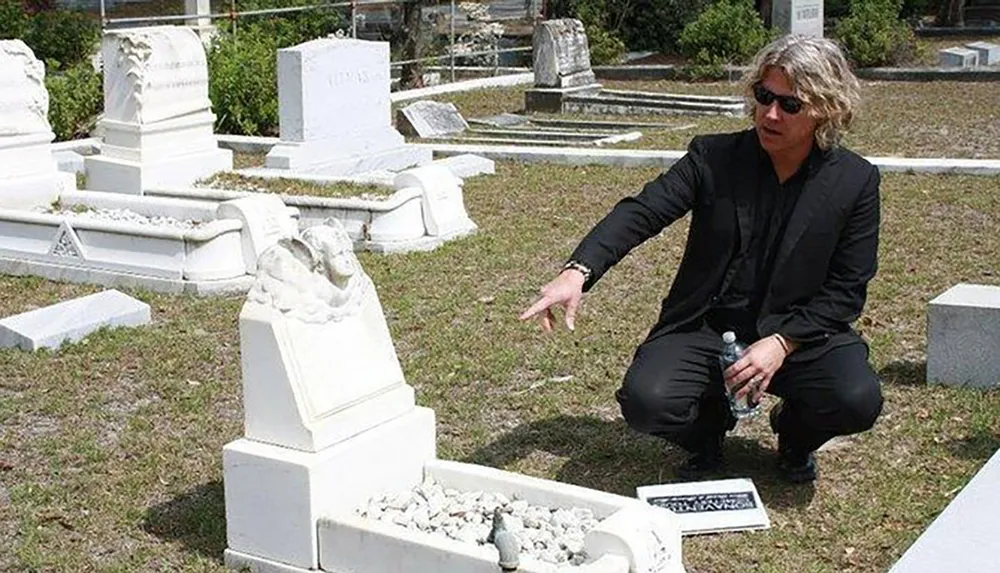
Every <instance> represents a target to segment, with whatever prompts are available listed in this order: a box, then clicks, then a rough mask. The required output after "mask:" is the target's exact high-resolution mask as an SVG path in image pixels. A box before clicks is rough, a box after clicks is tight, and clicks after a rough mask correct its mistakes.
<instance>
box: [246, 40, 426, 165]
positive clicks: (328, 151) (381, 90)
mask: <svg viewBox="0 0 1000 573" xmlns="http://www.w3.org/2000/svg"><path fill="white" fill-rule="evenodd" d="M278 115H279V122H280V133H281V138H280V141H279V143H278V144H277V145H275V146H274V147H273V148H272V149H271V151H270V152H269V153H268V154H267V158H266V159H265V162H264V165H265V167H268V168H273V169H290V170H295V171H305V172H310V173H322V174H327V175H353V174H357V173H364V172H366V171H375V170H399V169H405V168H407V167H411V166H413V165H418V164H422V163H427V162H429V161H430V160H431V151H430V150H427V149H421V148H418V147H414V146H410V145H406V144H405V142H404V140H403V136H402V135H400V134H399V132H397V131H396V130H395V129H393V128H392V115H391V104H390V102H389V44H388V43H387V42H370V41H366V40H355V39H349V38H320V39H317V40H312V41H310V42H306V43H304V44H299V45H298V46H293V47H291V48H284V49H281V50H278Z"/></svg>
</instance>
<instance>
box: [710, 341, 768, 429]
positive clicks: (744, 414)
mask: <svg viewBox="0 0 1000 573" xmlns="http://www.w3.org/2000/svg"><path fill="white" fill-rule="evenodd" d="M722 344H723V346H722V354H720V355H719V366H721V367H722V371H723V372H725V371H726V368H729V367H730V366H732V365H733V364H735V363H736V361H737V360H739V359H740V357H741V356H743V352H744V351H745V350H746V345H745V344H743V343H741V342H740V341H738V340H736V333H735V332H733V331H731V330H729V331H726V332H724V333H722ZM745 384H749V382H746V383H745ZM726 396H727V397H728V398H729V409H730V410H732V412H733V415H734V416H736V417H737V418H748V417H750V416H756V415H757V414H758V413H759V412H760V404H759V403H758V402H754V399H753V396H752V395H751V393H748V394H746V395H744V396H743V397H742V398H737V397H736V396H735V395H734V394H730V393H729V388H726Z"/></svg>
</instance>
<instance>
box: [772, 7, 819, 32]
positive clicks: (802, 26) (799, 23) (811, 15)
mask: <svg viewBox="0 0 1000 573" xmlns="http://www.w3.org/2000/svg"><path fill="white" fill-rule="evenodd" d="M771 26H773V27H774V28H775V29H777V30H780V31H781V32H782V33H784V34H801V35H804V36H810V37H813V38H822V37H823V0H774V1H773V3H772V4H771Z"/></svg>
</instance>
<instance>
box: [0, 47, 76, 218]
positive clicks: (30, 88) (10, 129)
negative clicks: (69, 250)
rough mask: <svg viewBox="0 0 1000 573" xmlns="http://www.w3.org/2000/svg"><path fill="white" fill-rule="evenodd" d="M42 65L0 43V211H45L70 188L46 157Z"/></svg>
mask: <svg viewBox="0 0 1000 573" xmlns="http://www.w3.org/2000/svg"><path fill="white" fill-rule="evenodd" d="M48 113H49V93H48V91H47V90H46V89H45V65H44V64H43V63H42V62H40V61H39V60H38V59H37V58H35V55H34V53H33V52H32V51H31V49H30V48H29V47H28V46H26V45H25V44H24V42H22V41H21V40H0V207H2V208H13V209H30V208H35V207H41V206H45V205H48V204H49V203H51V202H52V201H54V200H55V199H56V198H57V197H58V196H59V194H60V193H61V192H63V191H71V190H73V189H75V188H76V181H75V179H74V177H73V175H72V174H63V173H60V172H59V170H58V168H57V165H56V162H55V160H54V159H53V157H52V146H51V143H52V140H53V139H54V138H55V135H54V134H53V133H52V128H51V126H50V125H49V119H48Z"/></svg>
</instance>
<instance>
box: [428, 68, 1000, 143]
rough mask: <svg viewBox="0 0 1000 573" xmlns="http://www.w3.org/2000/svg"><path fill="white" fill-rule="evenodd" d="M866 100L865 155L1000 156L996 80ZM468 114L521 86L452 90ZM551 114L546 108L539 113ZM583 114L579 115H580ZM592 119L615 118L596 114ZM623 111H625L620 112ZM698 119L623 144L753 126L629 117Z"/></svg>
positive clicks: (734, 90) (666, 84)
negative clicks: (546, 112)
mask: <svg viewBox="0 0 1000 573" xmlns="http://www.w3.org/2000/svg"><path fill="white" fill-rule="evenodd" d="M604 85H605V86H606V87H608V88H614V89H628V90H639V91H659V92H669V93H695V94H706V95H738V94H739V86H738V84H735V83H730V82H714V83H685V82H670V81H657V82H618V81H609V82H604ZM863 85H864V94H863V95H864V103H863V107H862V109H861V112H860V115H859V117H858V119H857V122H856V124H855V126H854V129H853V131H852V132H851V133H850V134H848V136H847V138H846V144H847V145H848V146H849V147H851V148H852V149H854V150H855V151H858V152H859V153H862V154H866V155H894V156H904V157H961V158H1000V89H997V84H995V83H958V82H923V83H921V82H865V83H864V84H863ZM448 99H449V100H450V101H453V102H455V104H456V105H457V106H458V108H459V110H460V111H461V113H462V114H463V115H464V116H465V117H466V118H469V117H480V116H485V115H493V114H498V113H501V112H510V113H521V112H523V111H524V98H523V88H507V89H494V90H484V91H481V92H471V93H465V94H456V95H453V96H449V97H448ZM541 116H542V117H549V116H548V115H544V114H543V115H541ZM576 117H579V116H576ZM590 118H591V119H615V118H614V117H607V116H603V117H602V116H590ZM618 119H621V118H620V117H619V118H618ZM628 119H629V120H639V121H650V122H667V123H672V124H673V125H674V126H684V125H691V124H694V127H692V128H690V129H684V130H680V131H676V130H675V131H669V130H651V129H647V130H644V133H643V137H642V139H640V140H638V141H635V142H631V143H627V144H620V145H618V147H624V148H640V149H685V148H686V147H687V144H688V142H689V141H690V140H691V137H692V136H693V135H697V134H703V133H717V132H720V131H735V130H739V129H744V128H746V127H749V125H750V121H749V120H748V119H739V118H725V117H697V116H651V117H629V118H628Z"/></svg>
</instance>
